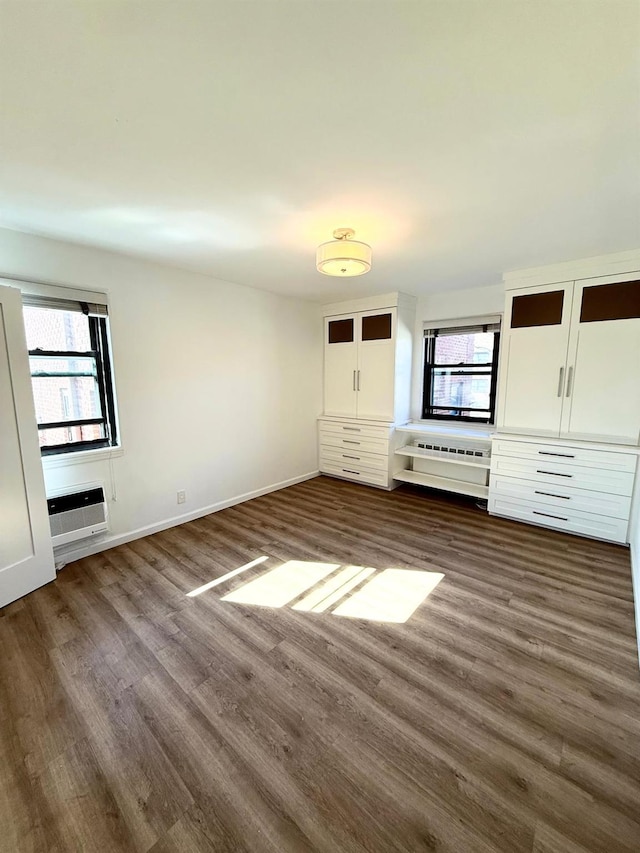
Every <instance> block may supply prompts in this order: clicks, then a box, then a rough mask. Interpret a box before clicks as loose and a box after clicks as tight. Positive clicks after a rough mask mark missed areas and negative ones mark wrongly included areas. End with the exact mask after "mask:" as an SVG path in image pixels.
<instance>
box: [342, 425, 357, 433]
mask: <svg viewBox="0 0 640 853" xmlns="http://www.w3.org/2000/svg"><path fill="white" fill-rule="evenodd" d="M342 429H346V430H347V432H362V427H346V426H343V427H342Z"/></svg>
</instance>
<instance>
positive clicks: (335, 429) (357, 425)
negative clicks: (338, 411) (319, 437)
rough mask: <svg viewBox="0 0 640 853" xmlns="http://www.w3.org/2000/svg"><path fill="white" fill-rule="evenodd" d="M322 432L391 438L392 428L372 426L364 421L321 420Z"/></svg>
mask: <svg viewBox="0 0 640 853" xmlns="http://www.w3.org/2000/svg"><path fill="white" fill-rule="evenodd" d="M320 432H321V433H333V434H335V435H347V436H348V435H354V436H357V435H360V436H367V437H368V438H384V439H387V440H388V439H389V432H390V428H389V427H386V426H372V425H371V424H367V423H365V422H364V421H320Z"/></svg>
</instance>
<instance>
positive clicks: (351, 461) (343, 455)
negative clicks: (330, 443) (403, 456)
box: [320, 446, 389, 471]
mask: <svg viewBox="0 0 640 853" xmlns="http://www.w3.org/2000/svg"><path fill="white" fill-rule="evenodd" d="M323 465H338V466H340V467H346V468H350V467H356V468H367V469H368V470H370V471H387V470H388V468H389V459H388V457H387V456H379V455H376V454H375V453H359V452H357V451H356V450H354V449H352V448H340V447H324V446H323V447H321V448H320V470H322V467H323Z"/></svg>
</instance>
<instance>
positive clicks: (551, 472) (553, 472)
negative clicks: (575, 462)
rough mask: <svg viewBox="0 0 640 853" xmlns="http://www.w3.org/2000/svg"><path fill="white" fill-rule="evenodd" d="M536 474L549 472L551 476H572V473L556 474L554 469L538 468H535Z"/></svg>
mask: <svg viewBox="0 0 640 853" xmlns="http://www.w3.org/2000/svg"><path fill="white" fill-rule="evenodd" d="M536 474H550V475H551V476H552V477H569V478H571V477H573V474H558V473H557V472H556V471H541V470H540V468H536Z"/></svg>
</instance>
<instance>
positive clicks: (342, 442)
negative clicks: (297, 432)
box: [320, 431, 389, 456]
mask: <svg viewBox="0 0 640 853" xmlns="http://www.w3.org/2000/svg"><path fill="white" fill-rule="evenodd" d="M320 446H321V447H341V448H345V452H347V453H349V452H350V451H351V450H353V451H354V452H356V453H359V452H360V451H362V452H363V453H379V454H381V455H382V456H388V455H389V439H388V438H368V437H367V436H365V435H359V434H358V433H344V434H338V433H337V432H324V431H322V432H321V433H320Z"/></svg>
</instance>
